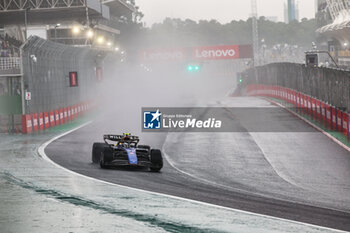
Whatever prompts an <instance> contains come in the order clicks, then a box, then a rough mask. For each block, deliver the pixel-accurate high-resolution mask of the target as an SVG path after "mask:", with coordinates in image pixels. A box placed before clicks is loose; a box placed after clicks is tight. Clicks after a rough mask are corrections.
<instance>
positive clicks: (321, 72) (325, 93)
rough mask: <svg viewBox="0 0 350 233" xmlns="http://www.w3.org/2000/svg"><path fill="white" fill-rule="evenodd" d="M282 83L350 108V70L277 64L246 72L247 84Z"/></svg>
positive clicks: (347, 109)
mask: <svg viewBox="0 0 350 233" xmlns="http://www.w3.org/2000/svg"><path fill="white" fill-rule="evenodd" d="M254 83H257V84H266V85H279V86H283V87H288V88H292V89H295V90H298V91H300V92H303V93H305V94H308V95H310V96H313V97H315V98H317V99H320V100H323V101H325V102H327V103H329V104H331V105H333V106H335V107H337V108H339V109H343V110H344V111H347V112H349V111H350V72H349V71H343V70H336V69H329V68H313V67H306V66H305V65H302V64H294V63H275V64H269V65H265V66H260V67H256V68H254V69H250V70H248V71H246V80H245V82H244V84H245V85H248V84H254Z"/></svg>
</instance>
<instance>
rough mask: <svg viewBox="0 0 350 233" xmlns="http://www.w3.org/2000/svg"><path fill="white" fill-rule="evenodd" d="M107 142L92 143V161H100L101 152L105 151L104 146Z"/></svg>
mask: <svg viewBox="0 0 350 233" xmlns="http://www.w3.org/2000/svg"><path fill="white" fill-rule="evenodd" d="M105 145H106V143H101V142H95V143H94V144H93V145H92V156H91V157H92V162H93V163H98V162H99V161H100V156H101V152H102V151H103V148H104V146H105Z"/></svg>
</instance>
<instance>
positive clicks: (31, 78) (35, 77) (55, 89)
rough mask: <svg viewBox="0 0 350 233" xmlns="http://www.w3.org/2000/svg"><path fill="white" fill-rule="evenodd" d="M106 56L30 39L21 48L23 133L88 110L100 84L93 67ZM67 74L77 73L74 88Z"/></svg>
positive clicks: (43, 127)
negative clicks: (27, 97) (25, 96)
mask: <svg viewBox="0 0 350 233" xmlns="http://www.w3.org/2000/svg"><path fill="white" fill-rule="evenodd" d="M104 56H105V54H104V53H103V52H101V51H97V50H93V49H90V48H79V47H72V46H67V45H63V44H58V43H55V42H52V41H47V40H44V39H41V38H39V37H30V38H29V40H28V41H27V43H26V44H25V45H24V46H23V51H22V59H23V79H24V91H25V92H27V93H28V92H30V93H31V99H30V100H25V101H24V102H25V112H24V113H23V116H22V127H21V131H22V132H23V133H31V132H33V131H40V130H45V129H47V128H50V127H54V126H56V125H61V124H64V123H67V122H69V121H71V120H73V119H75V118H77V117H80V116H81V115H82V114H83V113H86V111H87V110H88V109H91V106H92V103H93V99H94V94H95V91H94V90H95V88H96V85H97V83H98V82H99V80H98V78H97V77H96V68H97V67H101V62H102V59H103V58H104ZM70 72H76V73H77V84H78V85H77V86H71V82H70V76H69V73H70Z"/></svg>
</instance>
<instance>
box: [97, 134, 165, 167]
mask: <svg viewBox="0 0 350 233" xmlns="http://www.w3.org/2000/svg"><path fill="white" fill-rule="evenodd" d="M103 140H104V143H94V144H93V146H92V162H93V163H100V167H101V168H107V167H113V166H137V167H148V168H149V169H150V170H151V171H154V172H159V171H160V169H162V167H163V157H162V153H161V151H160V150H158V149H151V147H150V146H148V145H138V143H139V140H140V139H139V137H138V136H132V135H130V134H127V133H124V134H123V135H104V136H103Z"/></svg>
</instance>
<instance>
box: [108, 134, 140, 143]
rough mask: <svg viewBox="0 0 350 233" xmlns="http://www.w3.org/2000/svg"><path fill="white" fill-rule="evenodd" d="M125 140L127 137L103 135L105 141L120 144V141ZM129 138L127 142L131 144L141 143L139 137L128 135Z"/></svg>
mask: <svg viewBox="0 0 350 233" xmlns="http://www.w3.org/2000/svg"><path fill="white" fill-rule="evenodd" d="M124 138H125V135H112V134H106V135H103V140H110V141H113V142H119V141H121V140H123V139H124ZM127 138H128V140H127V141H130V142H133V141H135V142H139V141H140V139H139V137H138V136H133V135H128V136H127ZM124 140H125V139H124Z"/></svg>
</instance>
